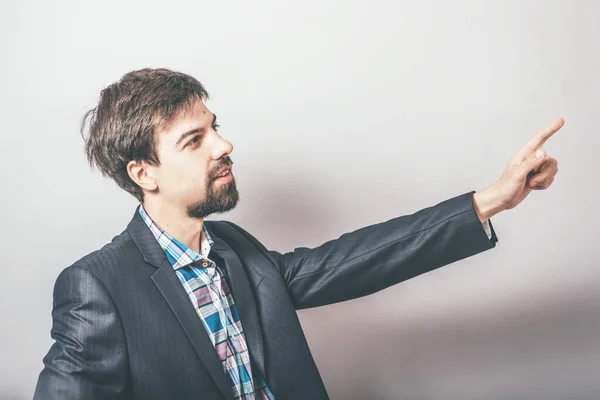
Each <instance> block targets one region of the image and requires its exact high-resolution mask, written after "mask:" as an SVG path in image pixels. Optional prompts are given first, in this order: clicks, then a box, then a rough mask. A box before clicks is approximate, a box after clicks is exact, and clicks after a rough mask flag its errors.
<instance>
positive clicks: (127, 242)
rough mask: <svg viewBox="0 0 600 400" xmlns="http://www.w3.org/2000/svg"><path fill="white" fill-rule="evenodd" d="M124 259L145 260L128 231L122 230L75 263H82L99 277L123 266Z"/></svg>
mask: <svg viewBox="0 0 600 400" xmlns="http://www.w3.org/2000/svg"><path fill="white" fill-rule="evenodd" d="M124 260H128V261H134V262H135V261H138V260H139V261H142V262H143V257H142V254H141V253H140V252H139V250H138V249H137V246H136V245H135V243H134V241H133V239H132V238H131V236H130V235H129V234H128V233H127V231H123V232H121V233H120V234H119V235H117V236H115V237H114V238H113V239H112V240H111V241H110V242H109V243H106V244H104V245H103V246H102V247H101V248H99V249H97V250H94V251H92V252H91V253H89V254H87V255H85V256H83V257H81V258H80V259H78V260H77V261H75V262H74V263H73V265H81V266H82V267H85V268H86V269H88V270H89V271H90V272H92V273H93V274H94V275H96V276H97V277H102V276H105V274H106V273H107V272H112V270H114V269H116V268H118V267H119V266H121V265H122V262H123V261H124Z"/></svg>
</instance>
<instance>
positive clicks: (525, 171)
mask: <svg viewBox="0 0 600 400" xmlns="http://www.w3.org/2000/svg"><path fill="white" fill-rule="evenodd" d="M564 123H565V121H564V120H563V119H562V118H559V119H557V120H556V121H554V122H553V123H552V124H550V125H549V126H548V127H547V128H545V129H542V130H541V131H539V132H538V133H537V134H536V135H535V136H534V137H533V138H531V139H530V140H529V141H528V142H527V143H526V144H525V146H524V147H523V148H522V149H521V150H519V151H517V152H516V153H515V154H514V155H513V157H512V158H511V159H510V161H509V163H508V165H507V166H506V168H505V169H504V171H503V172H502V176H501V177H500V179H499V180H498V181H497V182H496V183H495V184H494V185H492V186H490V187H489V188H487V189H485V190H484V191H482V192H477V193H475V194H474V195H473V201H474V203H475V209H476V210H477V214H478V215H479V217H480V219H481V220H482V221H485V220H487V219H489V218H491V217H492V216H493V215H495V214H497V213H498V212H500V211H502V210H510V209H511V208H514V207H516V206H517V205H518V204H519V203H521V202H522V201H523V200H524V199H525V198H526V197H527V196H528V195H529V193H531V191H532V190H545V189H547V188H548V187H550V185H552V182H554V177H555V175H556V174H557V172H558V161H557V160H556V159H555V158H552V157H548V156H547V154H546V152H545V151H544V150H542V146H543V145H544V143H546V140H548V139H549V138H550V137H551V136H552V135H553V134H554V133H555V132H556V131H558V130H559V129H560V128H562V126H563V125H564ZM536 154H537V155H538V156H541V158H537V157H536Z"/></svg>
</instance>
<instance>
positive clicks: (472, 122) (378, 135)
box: [0, 0, 600, 400]
mask: <svg viewBox="0 0 600 400" xmlns="http://www.w3.org/2000/svg"><path fill="white" fill-rule="evenodd" d="M1 9H2V12H1V13H0V40H1V41H2V44H1V46H2V49H1V51H2V63H1V64H0V76H1V77H0V79H1V83H2V86H1V87H2V89H1V90H0V101H1V104H0V106H1V107H0V109H1V110H2V119H1V124H2V132H1V134H0V163H1V164H0V174H1V178H2V180H1V186H0V188H1V189H0V190H1V193H2V196H0V206H1V209H2V219H1V225H0V226H1V233H0V235H1V237H0V239H1V243H2V244H1V246H2V251H1V252H0V265H1V266H2V279H0V296H1V303H0V313H1V317H2V329H0V346H1V348H0V354H1V357H2V362H1V363H0V379H1V384H0V393H1V395H0V397H2V398H6V399H25V398H30V397H31V396H32V393H33V388H34V385H35V382H36V379H37V375H38V373H39V371H40V370H41V368H42V363H41V360H42V357H43V356H44V355H45V353H46V351H47V350H48V348H49V346H50V344H51V339H50V336H49V330H50V324H51V319H50V311H51V299H52V287H53V284H54V280H55V278H56V276H57V274H58V273H59V272H60V271H61V270H62V269H63V268H65V267H66V266H68V265H69V264H70V263H72V262H73V261H75V260H76V259H78V258H79V257H81V256H83V255H85V254H87V253H88V252H90V251H92V250H94V249H96V248H98V247H100V246H101V245H102V244H104V243H105V242H107V241H109V240H110V239H111V238H112V237H113V236H114V235H116V234H117V233H119V232H120V231H121V230H122V229H123V228H124V227H125V224H126V223H127V222H128V221H129V219H130V217H131V216H132V213H133V211H134V207H135V205H136V203H135V200H134V199H133V197H130V196H129V195H128V194H126V193H125V192H121V191H120V190H119V189H118V188H117V186H116V185H115V184H114V183H112V182H111V181H108V180H105V179H103V178H102V177H101V176H100V175H99V174H98V173H95V172H91V171H89V169H88V167H87V165H86V162H85V160H84V156H83V152H82V140H81V138H80V136H79V134H78V125H79V121H80V118H81V116H82V115H83V113H84V112H85V111H86V110H87V109H88V108H89V107H91V106H93V105H94V104H95V102H96V100H97V98H98V94H99V92H100V90H101V89H102V88H104V87H105V86H107V85H108V84H110V83H112V82H113V81H115V80H117V79H118V78H119V77H120V76H121V75H123V74H124V73H125V72H127V71H129V70H131V69H137V68H142V67H146V66H151V67H169V68H173V69H177V70H181V71H184V72H187V73H190V74H192V75H194V76H196V77H197V78H198V79H200V80H201V81H202V82H203V83H204V84H205V85H206V86H207V88H208V89H209V91H210V92H211V94H212V100H211V101H210V102H209V107H210V108H211V109H212V110H213V111H215V112H216V113H217V114H218V115H219V120H220V124H221V125H222V128H221V132H222V134H223V135H224V136H225V137H226V138H227V139H229V140H230V141H231V142H232V143H233V144H234V146H235V150H234V152H233V154H232V159H233V160H234V162H235V163H236V177H237V180H238V185H239V188H240V191H241V195H242V201H241V203H240V204H239V206H238V208H237V209H235V210H234V211H232V212H230V213H229V214H225V215H220V216H215V218H217V219H231V220H234V221H236V222H237V223H239V224H240V225H242V226H244V227H245V228H246V229H247V230H249V231H250V232H252V233H253V234H255V235H256V236H257V237H258V238H259V239H260V240H261V241H263V242H264V243H265V244H266V245H267V246H268V247H270V248H273V249H277V250H280V251H287V250H291V249H293V248H294V247H297V246H316V245H318V244H321V243H323V242H324V241H326V240H329V239H332V238H335V237H337V236H339V235H341V234H342V233H344V232H346V231H349V230H353V229H356V228H359V227H362V226H365V225H367V224H372V223H376V222H380V221H384V220H387V219H389V218H393V217H395V216H398V215H403V214H409V213H413V212H415V211H417V210H419V209H421V208H424V207H426V206H430V205H433V204H436V203H438V202H440V201H442V200H445V199H447V198H449V197H453V196H456V195H458V194H461V193H464V192H466V191H469V190H481V189H484V188H485V187H487V186H489V185H491V184H493V183H494V182H495V181H496V179H498V177H499V176H500V173H501V172H502V170H503V168H504V167H505V165H506V163H507V162H508V160H509V159H510V157H511V156H512V154H513V153H514V152H515V151H516V150H517V149H519V148H520V147H521V146H522V145H523V144H524V143H525V142H526V140H527V139H529V138H530V137H531V136H532V135H533V134H535V132H536V131H537V130H538V129H539V128H542V127H544V126H546V125H547V124H549V123H550V122H551V121H552V120H553V119H554V118H556V117H558V116H562V117H564V118H565V120H566V125H565V126H564V128H563V129H562V130H561V131H560V132H558V133H557V134H556V135H555V137H554V138H552V140H551V141H550V142H548V144H547V145H546V146H545V149H546V151H547V152H548V153H549V154H550V155H551V156H553V157H556V158H557V159H558V160H559V164H560V172H559V174H558V176H557V179H556V181H555V183H554V184H553V186H552V187H551V188H550V189H549V190H548V191H545V192H534V193H532V195H531V196H530V197H529V198H528V199H527V200H526V201H525V202H524V203H522V204H521V205H520V206H519V207H518V208H516V209H514V210H511V211H507V212H505V213H502V214H500V215H498V216H496V217H495V218H494V219H493V222H494V226H495V228H496V230H497V233H498V236H499V239H500V241H499V242H498V245H497V247H496V249H494V250H492V251H489V252H485V253H482V254H479V255H477V256H474V257H471V258H469V259H466V260H463V261H460V262H457V263H454V264H452V265H448V266H446V267H444V268H442V269H440V270H437V271H434V272H432V273H429V274H426V275H423V276H421V277H418V278H415V279H413V280H411V281H408V282H405V283H403V284H400V285H397V286H395V287H392V288H389V289H386V290H384V291H382V292H379V293H377V294H375V295H372V296H368V297H365V298H361V299H357V300H352V301H349V302H346V303H341V304H337V305H332V306H326V307H321V308H317V309H312V310H307V311H303V312H301V313H300V317H301V320H302V323H303V325H304V327H305V330H306V333H307V336H308V339H309V343H310V345H311V348H312V351H313V353H314V356H315V359H316V361H317V364H318V366H319V368H320V371H321V373H322V376H323V378H324V380H325V384H326V386H327V388H328V390H329V391H330V394H331V397H332V398H334V399H365V398H376V399H419V400H434V399H461V400H467V399H544V400H548V399H592V398H595V399H597V398H600V381H599V380H598V370H600V344H599V343H598V340H599V339H600V311H599V309H598V306H597V305H598V302H599V301H600V294H599V293H598V285H599V284H600V271H599V268H598V264H599V262H598V256H599V255H600V254H599V253H600V251H599V246H598V243H597V241H598V233H597V232H598V223H599V222H600V218H599V216H598V201H599V189H598V186H597V185H598V164H597V163H596V158H597V153H598V151H599V149H600V146H599V145H600V139H599V138H600V135H599V132H598V116H599V115H600V113H599V111H600V102H599V101H598V93H600V77H599V73H598V71H600V45H599V43H600V24H599V22H600V2H598V1H485V2H484V1H454V2H449V1H448V2H446V1H427V2H426V1H418V2H417V1H409V2H407V1H387V2H367V1H335V0H319V1H316V0H310V1H306V0H305V1H302V2H294V3H292V2H282V1H274V0H255V1H252V2H242V1H238V2H230V1H222V0H221V1H211V2H207V1H169V2H166V1H164V2H160V1H156V0H145V1H137V2H117V1H104V2H95V3H94V4H91V3H90V2H78V1H74V0H71V1H60V2H47V1H31V0H25V1H22V0H21V1H17V0H8V1H7V0H3V1H2V3H1Z"/></svg>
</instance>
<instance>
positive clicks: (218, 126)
mask: <svg viewBox="0 0 600 400" xmlns="http://www.w3.org/2000/svg"><path fill="white" fill-rule="evenodd" d="M220 127H221V125H219V124H214V125H213V126H212V128H213V129H214V130H215V131H218V130H219V128H220Z"/></svg>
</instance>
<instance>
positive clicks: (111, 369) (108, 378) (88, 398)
mask: <svg viewBox="0 0 600 400" xmlns="http://www.w3.org/2000/svg"><path fill="white" fill-rule="evenodd" d="M51 337H52V338H53V339H54V340H55V342H54V344H53V345H52V346H51V348H50V350H49V352H48V354H47V355H46V356H45V357H44V359H43V363H44V368H43V370H42V372H41V373H40V376H39V378H38V382H37V386H36V389H35V393H34V400H48V399H56V400H58V399H60V400H75V399H82V400H83V399H85V400H100V399H120V398H123V396H124V390H125V386H126V370H127V365H126V364H127V356H126V354H127V352H126V348H125V340H124V335H123V330H122V328H121V325H120V322H119V318H118V316H117V312H116V310H115V307H114V304H113V303H112V300H111V298H110V296H109V294H108V292H107V291H106V288H105V287H104V285H103V284H102V282H101V281H100V280H99V279H98V278H97V277H96V276H95V275H94V274H93V273H92V272H91V271H89V270H88V269H86V268H85V267H82V266H79V265H73V266H71V267H68V268H66V269H65V270H63V271H62V272H61V273H60V275H59V276H58V278H57V279H56V283H55V285H54V302H53V309H52V329H51Z"/></svg>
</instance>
